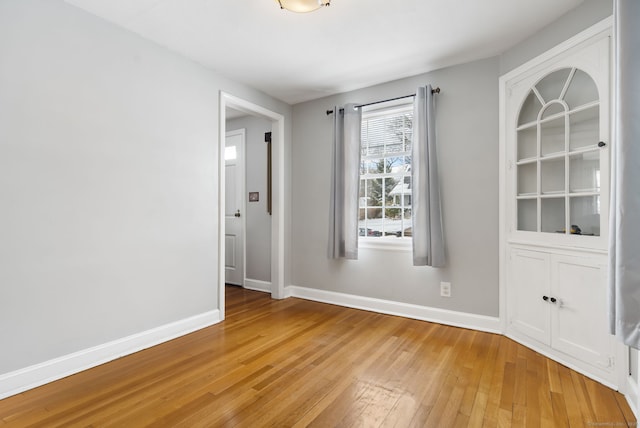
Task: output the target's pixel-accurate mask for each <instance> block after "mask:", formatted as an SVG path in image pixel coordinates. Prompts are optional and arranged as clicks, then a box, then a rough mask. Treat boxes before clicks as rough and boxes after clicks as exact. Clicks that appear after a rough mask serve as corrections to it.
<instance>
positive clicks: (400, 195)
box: [358, 104, 413, 238]
mask: <svg viewBox="0 0 640 428" xmlns="http://www.w3.org/2000/svg"><path fill="white" fill-rule="evenodd" d="M412 118H413V108H412V106H411V105H407V104H405V105H402V106H395V107H391V108H383V109H377V110H373V111H366V112H363V115H362V140H361V144H360V148H361V164H360V204H359V206H360V209H359V210H360V212H359V218H358V220H359V221H358V228H359V233H360V236H369V237H384V236H394V237H399V238H403V237H410V236H411V135H412Z"/></svg>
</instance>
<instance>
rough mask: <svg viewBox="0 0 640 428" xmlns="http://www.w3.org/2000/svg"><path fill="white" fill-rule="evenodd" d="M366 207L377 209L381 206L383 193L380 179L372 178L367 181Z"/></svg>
mask: <svg viewBox="0 0 640 428" xmlns="http://www.w3.org/2000/svg"><path fill="white" fill-rule="evenodd" d="M366 192H367V193H366V195H367V205H368V206H370V207H379V206H381V205H382V198H383V191H382V178H373V179H369V180H367V188H366Z"/></svg>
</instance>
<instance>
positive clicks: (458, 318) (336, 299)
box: [285, 285, 502, 334]
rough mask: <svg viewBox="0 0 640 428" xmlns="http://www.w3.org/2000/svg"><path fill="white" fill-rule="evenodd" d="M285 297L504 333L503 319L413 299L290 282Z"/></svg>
mask: <svg viewBox="0 0 640 428" xmlns="http://www.w3.org/2000/svg"><path fill="white" fill-rule="evenodd" d="M285 296H286V297H299V298H301V299H307V300H314V301H316V302H323V303H331V304H334V305H339V306H346V307H348V308H355V309H364V310H366V311H372V312H379V313H382V314H388V315H397V316H401V317H405V318H412V319H417V320H421V321H430V322H435V323H439V324H446V325H451V326H454V327H462V328H469V329H473V330H480V331H486V332H489V333H498V334H502V330H501V325H500V319H499V318H497V317H489V316H486V315H476V314H469V313H465V312H457V311H450V310H447V309H440V308H433V307H429V306H420V305H414V304H411V303H401V302H394V301H391V300H382V299H374V298H371V297H363V296H356V295H353V294H344V293H336V292H334V291H325V290H318V289H314V288H305V287H298V286H295V285H290V286H289V287H286V289H285Z"/></svg>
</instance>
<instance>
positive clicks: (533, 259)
mask: <svg viewBox="0 0 640 428" xmlns="http://www.w3.org/2000/svg"><path fill="white" fill-rule="evenodd" d="M510 258H511V266H510V267H511V269H510V276H511V277H510V279H509V320H510V323H511V327H512V328H514V329H515V330H517V331H519V332H521V333H524V334H526V335H527V336H529V337H531V338H533V339H536V340H537V341H539V342H541V343H544V344H545V345H550V339H549V331H550V329H549V327H550V326H549V323H550V313H549V311H550V309H551V306H550V304H549V302H548V298H549V280H550V279H549V254H546V253H541V252H537V251H525V250H514V251H512V252H511V257H510ZM545 296H546V297H547V300H545V299H544V297H545Z"/></svg>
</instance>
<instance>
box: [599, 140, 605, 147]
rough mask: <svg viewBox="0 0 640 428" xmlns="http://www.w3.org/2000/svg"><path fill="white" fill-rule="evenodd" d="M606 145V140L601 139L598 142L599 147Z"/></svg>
mask: <svg viewBox="0 0 640 428" xmlns="http://www.w3.org/2000/svg"><path fill="white" fill-rule="evenodd" d="M606 145H607V143H605V142H604V141H600V142H599V143H598V147H604V146H606Z"/></svg>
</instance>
